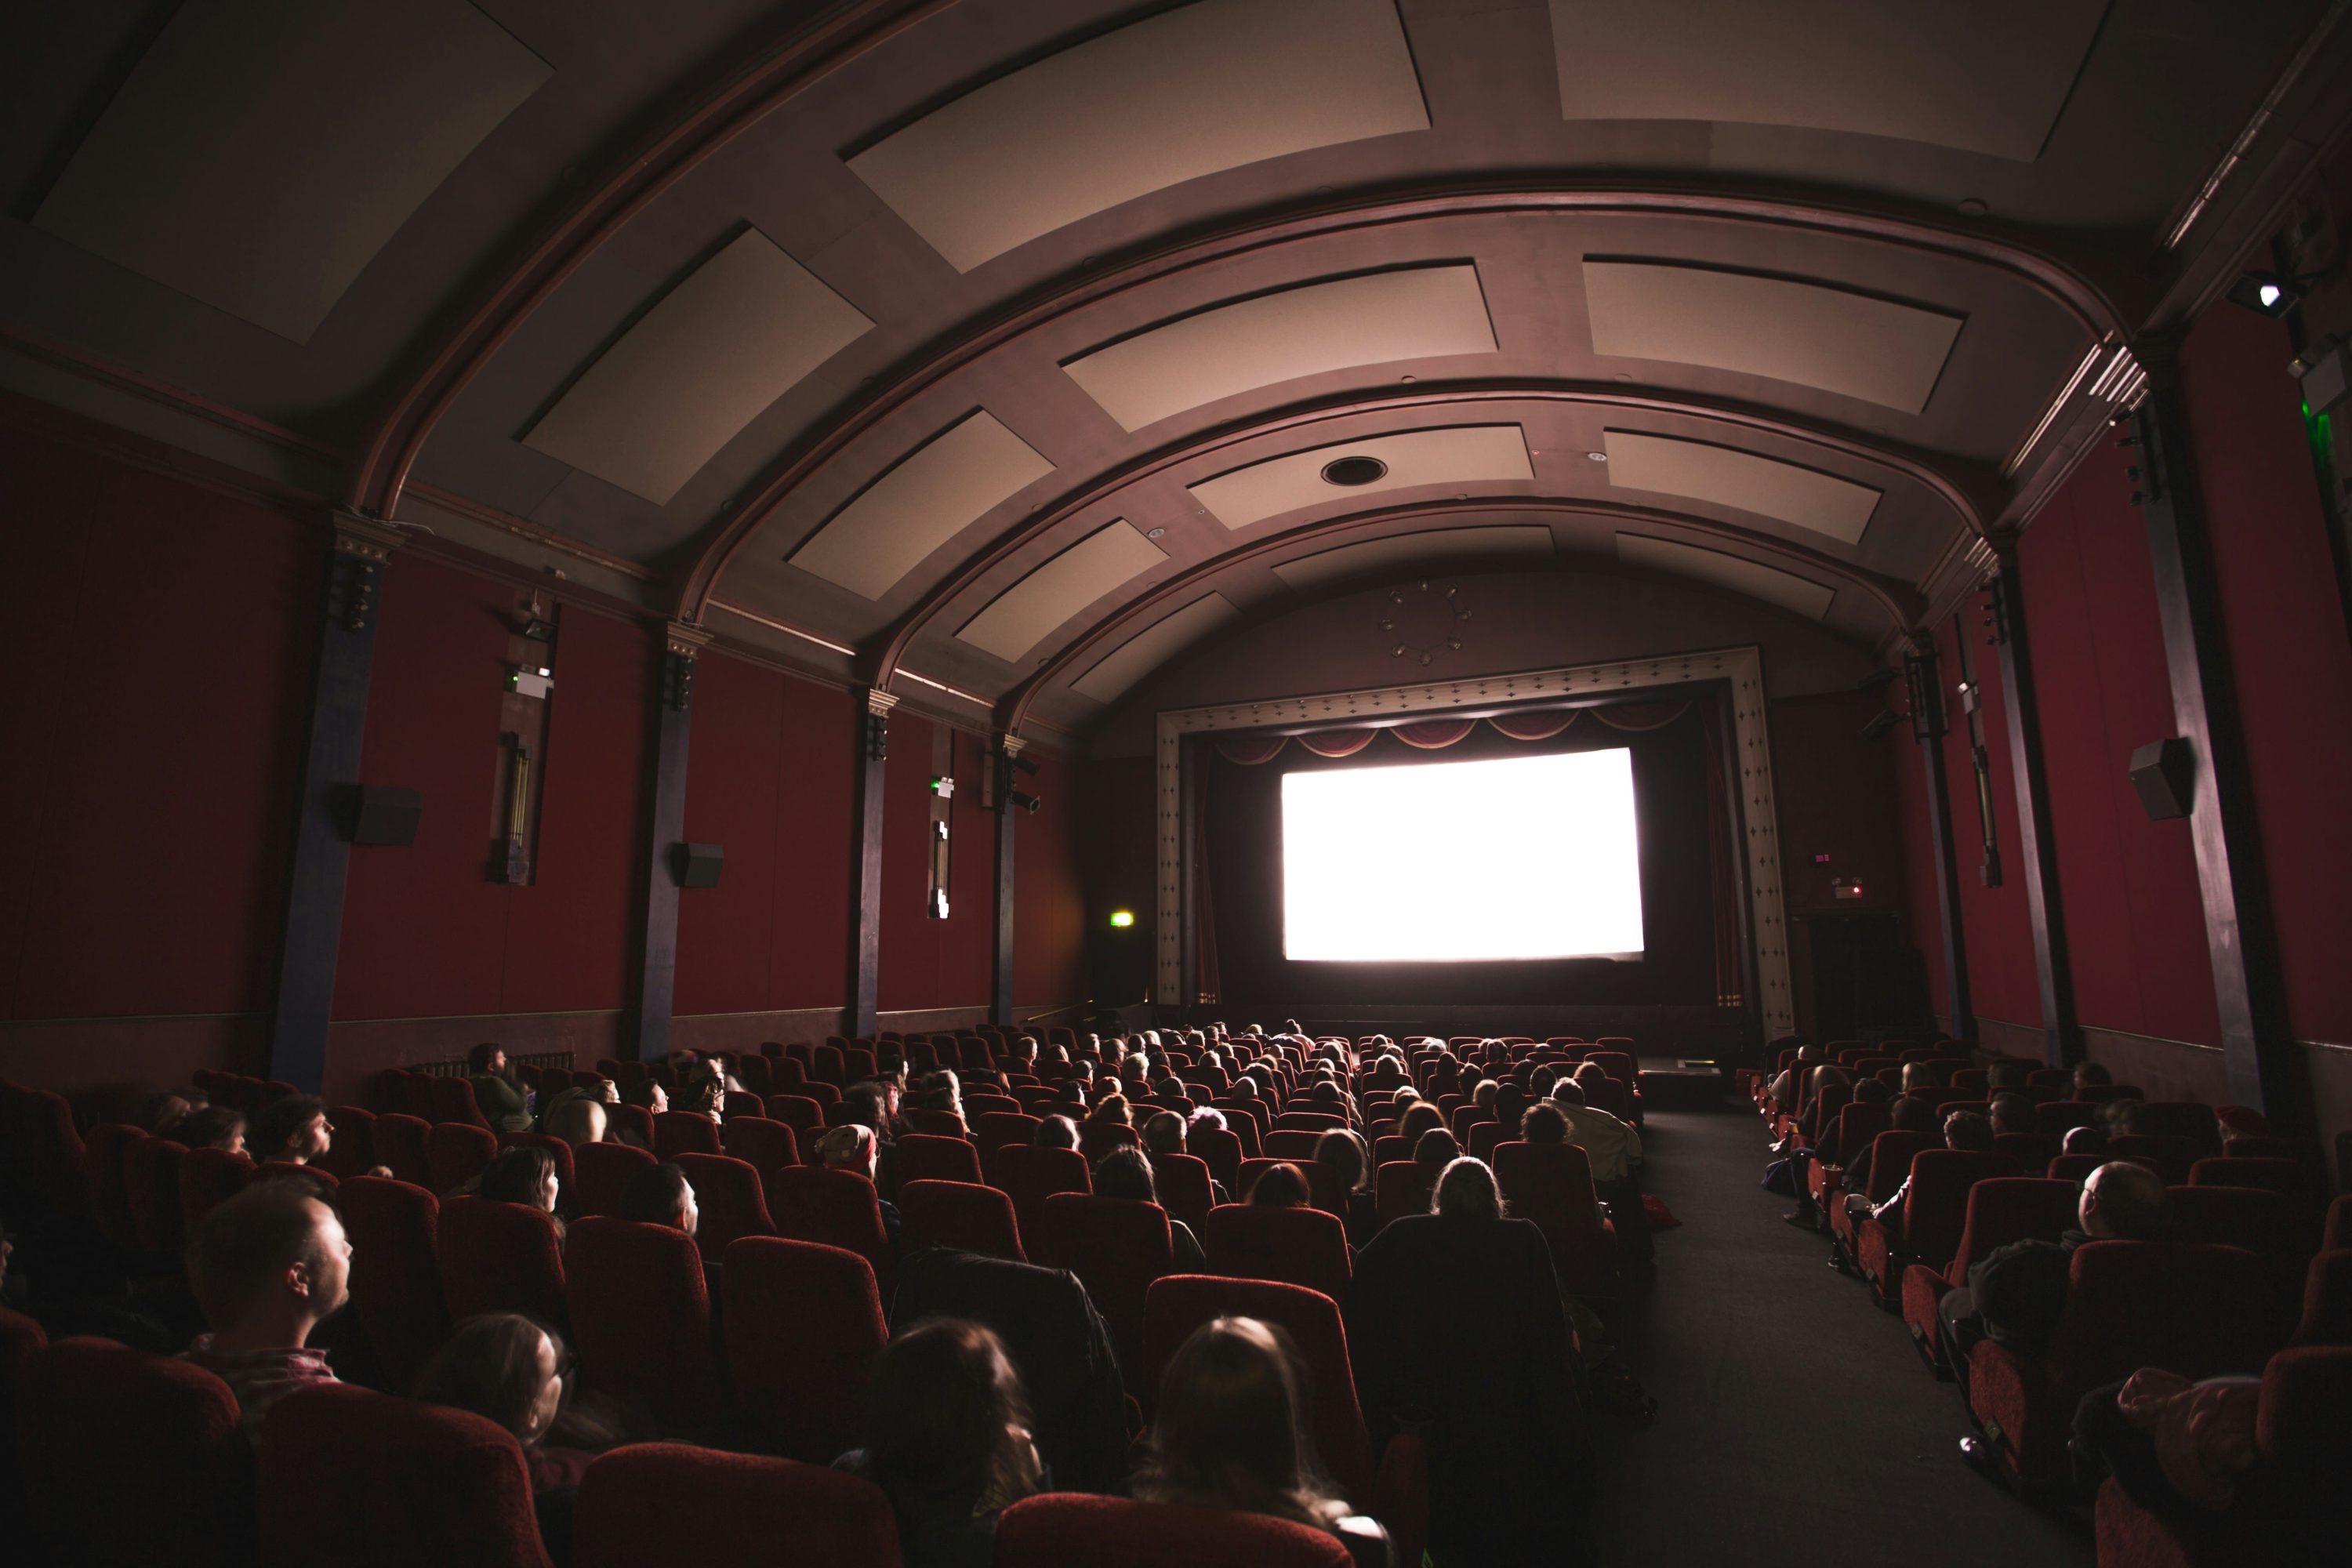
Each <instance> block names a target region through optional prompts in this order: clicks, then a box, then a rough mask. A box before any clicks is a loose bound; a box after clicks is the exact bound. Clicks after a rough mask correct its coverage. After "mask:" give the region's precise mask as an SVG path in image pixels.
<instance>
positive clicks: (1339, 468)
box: [1323, 458, 1389, 486]
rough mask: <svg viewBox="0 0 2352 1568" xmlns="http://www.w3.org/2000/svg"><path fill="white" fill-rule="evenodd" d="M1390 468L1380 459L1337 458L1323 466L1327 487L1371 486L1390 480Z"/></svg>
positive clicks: (1324, 480)
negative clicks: (1382, 480) (1383, 480)
mask: <svg viewBox="0 0 2352 1568" xmlns="http://www.w3.org/2000/svg"><path fill="white" fill-rule="evenodd" d="M1388 473H1389V466H1388V465H1387V464H1386V463H1383V462H1381V460H1380V459H1379V458H1333V459H1332V460H1331V461H1329V462H1328V463H1326V464H1324V465H1323V482H1324V483H1325V484H1327V485H1349V486H1354V485H1369V484H1374V483H1377V482H1378V481H1380V480H1381V479H1386V478H1388Z"/></svg>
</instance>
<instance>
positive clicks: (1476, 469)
mask: <svg viewBox="0 0 2352 1568" xmlns="http://www.w3.org/2000/svg"><path fill="white" fill-rule="evenodd" d="M1341 458H1372V459H1374V460H1375V461H1377V462H1380V463H1381V464H1384V465H1386V467H1387V468H1388V472H1387V473H1385V474H1383V475H1381V477H1380V478H1379V479H1373V480H1372V481H1370V483H1368V484H1353V485H1346V484H1337V483H1334V482H1333V481H1331V480H1329V479H1325V478H1324V477H1323V470H1324V468H1327V467H1328V466H1329V465H1330V464H1332V463H1334V462H1337V461H1339V459H1341ZM1535 477H1536V476H1535V468H1534V467H1533V465H1532V464H1531V463H1530V462H1529V461H1528V440H1527V434H1526V432H1524V431H1522V430H1521V429H1520V428H1519V427H1518V426H1516V425H1456V426H1449V427H1447V428H1445V429H1441V430H1410V431H1407V432H1405V433H1404V434H1402V435H1398V436H1376V437H1371V438H1370V439H1368V440H1362V441H1343V442H1340V443H1339V444H1338V445H1336V446H1330V447H1316V448H1315V449H1314V450H1313V451H1309V452H1292V453H1289V454H1287V455H1286V456H1284V457H1280V458H1267V459H1266V460H1265V462H1262V463H1253V464H1251V465H1250V466H1249V467H1248V468H1235V469H1234V470H1233V471H1232V472H1230V473H1224V474H1219V475H1218V476H1217V477H1216V478H1214V479H1203V480H1202V481H1201V482H1200V483H1199V484H1197V485H1193V486H1192V487H1191V489H1192V499H1193V500H1197V501H1199V502H1200V503H1201V504H1202V506H1203V507H1205V508H1207V509H1208V510H1209V512H1210V514H1211V515H1213V517H1215V518H1216V519H1217V521H1220V522H1222V523H1223V524H1224V525H1225V526H1226V527H1227V528H1247V527H1248V526H1249V525H1250V524H1252V523H1254V522H1263V521H1265V520H1266V519H1267V518H1269V517H1278V516H1280V515H1282V514H1283V513H1284V512H1288V511H1297V510H1302V509H1304V508H1307V507H1314V506H1324V505H1328V504H1330V503H1331V502H1334V501H1341V500H1347V499H1348V498H1349V496H1360V495H1377V494H1379V493H1381V491H1383V490H1401V489H1413V488H1415V487H1417V486H1422V485H1449V484H1496V483H1501V484H1509V483H1514V482H1521V483H1524V482H1526V481H1529V480H1532V479H1534V478H1535Z"/></svg>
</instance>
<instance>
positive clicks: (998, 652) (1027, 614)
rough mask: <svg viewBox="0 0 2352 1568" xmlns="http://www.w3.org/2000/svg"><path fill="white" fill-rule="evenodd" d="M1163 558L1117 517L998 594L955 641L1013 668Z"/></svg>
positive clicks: (959, 633)
mask: <svg viewBox="0 0 2352 1568" xmlns="http://www.w3.org/2000/svg"><path fill="white" fill-rule="evenodd" d="M1167 559H1168V554H1167V552H1165V551H1163V550H1161V549H1160V546H1158V545H1157V544H1154V543H1152V542H1151V541H1150V540H1149V539H1146V538H1144V537H1143V534H1142V532H1141V531H1139V530H1138V529H1137V528H1136V527H1135V525H1134V524H1132V523H1130V522H1129V521H1127V520H1126V519H1124V518H1121V519H1119V520H1118V521H1116V522H1113V523H1112V524H1111V525H1110V526H1109V527H1108V528H1105V529H1101V530H1099V531H1096V532H1094V533H1090V534H1088V535H1087V537H1086V538H1084V539H1082V540H1080V541H1078V542H1076V544H1073V545H1071V546H1070V547H1069V548H1068V549H1067V550H1065V551H1063V552H1061V553H1060V554H1059V555H1056V556H1055V557H1054V558H1053V559H1052V560H1051V561H1048V562H1046V563H1045V564H1044V565H1043V566H1040V567H1038V568H1037V570H1035V571H1034V572H1032V573H1030V574H1029V575H1027V576H1026V577H1024V578H1022V579H1021V581H1019V582H1018V583H1015V584H1013V586H1011V587H1010V588H1007V589H1006V590H1004V592H1003V593H1002V594H999V595H997V596H996V598H995V600H994V601H993V602H992V603H991V604H990V605H989V606H988V607H987V608H986V609H984V610H982V611H981V612H980V614H978V615H976V616H972V618H971V620H970V621H968V622H966V623H965V624H964V627H963V629H962V630H961V631H960V632H958V633H956V636H957V637H960V638H961V639H962V640H963V641H965V642H968V643H970V644H971V646H972V647H976V648H980V649H982V651H984V652H987V653H992V654H994V655H995V656H996V657H997V658H1001V659H1003V660H1005V661H1006V662H1007V663H1017V662H1019V661H1020V660H1022V659H1024V658H1027V657H1028V655H1029V650H1030V649H1031V648H1034V647H1036V646H1037V645H1038V644H1039V643H1041V642H1043V641H1045V638H1046V637H1049V636H1051V635H1052V633H1053V632H1054V630H1055V627H1057V626H1061V625H1062V624H1063V623H1064V622H1066V621H1067V620H1068V619H1069V618H1070V617H1071V616H1075V615H1076V614H1077V613H1078V612H1079V611H1080V610H1083V609H1085V608H1086V607H1087V605H1091V604H1093V603H1094V602H1095V601H1096V600H1097V599H1099V598H1101V597H1102V596H1103V595H1105V594H1108V593H1109V592H1110V591H1111V590H1112V589H1113V588H1116V587H1118V585H1119V584H1122V583H1127V582H1131V581H1133V580H1134V579H1135V578H1137V577H1140V576H1141V575H1143V574H1145V573H1146V572H1149V571H1150V570H1151V569H1152V568H1153V567H1154V566H1157V565H1159V564H1160V563H1162V562H1164V561H1166V560H1167Z"/></svg>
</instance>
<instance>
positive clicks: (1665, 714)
mask: <svg viewBox="0 0 2352 1568" xmlns="http://www.w3.org/2000/svg"><path fill="white" fill-rule="evenodd" d="M1689 711H1690V704H1689V703H1687V702H1612V703H1611V704H1610V705H1609V706H1608V707H1606V708H1595V709H1593V710H1592V716H1593V717H1594V718H1595V719H1598V720H1600V721H1601V722H1602V723H1603V724H1606V725H1608V726H1609V727H1610V728H1611V729H1612V730H1663V729H1664V728H1665V727H1666V726H1667V725H1669V724H1671V723H1673V722H1674V721H1675V720H1677V719H1679V718H1681V717H1682V716H1683V715H1684V714H1685V713H1687V712H1689Z"/></svg>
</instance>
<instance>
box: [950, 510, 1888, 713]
mask: <svg viewBox="0 0 2352 1568" xmlns="http://www.w3.org/2000/svg"><path fill="white" fill-rule="evenodd" d="M1530 514H1543V515H1547V516H1552V517H1595V518H1603V519H1608V520H1612V521H1620V522H1630V523H1635V524H1638V525H1640V526H1642V527H1644V528H1657V529H1668V530H1672V531H1676V532H1681V533H1697V534H1702V535H1705V536H1706V537H1709V538H1713V539H1717V540H1720V541H1722V542H1726V543H1728V544H1733V545H1736V546H1738V547H1739V548H1741V549H1743V550H1749V551H1756V552H1761V553H1764V554H1767V555H1777V556H1779V557H1780V559H1781V560H1782V561H1784V562H1787V563H1789V564H1790V565H1791V566H1795V567H1800V568H1802V569H1803V570H1804V571H1805V572H1808V573H1814V574H1826V575H1829V576H1833V577H1835V578H1837V579H1838V580H1839V581H1840V582H1841V583H1842V584H1846V585H1848V586H1851V587H1854V588H1857V589H1859V590H1861V591H1862V592H1863V593H1864V594H1866V595H1869V596H1870V598H1871V599H1872V600H1873V601H1874V603H1876V604H1877V605H1878V606H1879V608H1880V609H1881V610H1883V611H1885V614H1886V618H1887V621H1888V623H1889V628H1890V631H1891V632H1892V633H1893V635H1894V636H1895V637H1904V636H1907V635H1908V634H1909V633H1910V632H1911V631H1912V630H1913V628H1914V627H1915V626H1916V625H1917V624H1918V622H1919V620H1920V618H1921V616H1923V615H1924V614H1925V611H1926V607H1927V602H1926V600H1925V599H1924V598H1922V597H1921V596H1920V595H1919V594H1918V592H1917V591H1916V589H1914V588H1912V587H1911V586H1910V585H1909V584H1904V583H1898V582H1895V581H1894V580H1893V579H1891V578H1887V577H1884V576H1882V575H1880V574H1877V573H1874V572H1870V571H1866V570H1864V568H1862V567H1859V566H1856V565H1853V564H1852V563H1848V562H1843V561H1840V560H1838V559H1837V558H1836V557H1834V556H1832V555H1827V554H1824V553H1822V552H1820V551H1817V550H1813V549H1811V548H1809V547H1807V546H1805V545H1802V544H1798V543H1795V542H1791V541H1789V540H1784V539H1779V538H1775V537H1773V536H1771V535H1769V534H1763V533H1758V532H1755V531H1752V530H1748V529H1744V528H1741V527H1739V526H1738V525H1737V524H1734V523H1727V522H1719V521H1716V520H1714V519H1712V518H1700V517H1692V516H1689V515H1686V514H1685V513H1682V512H1675V511H1664V510H1657V509H1654V508H1650V507H1637V506H1623V505H1617V504H1614V503H1612V502H1609V501H1602V500H1579V499H1576V498H1573V497H1553V496H1533V497H1509V496H1496V497H1494V498H1492V499H1489V500H1482V501H1458V500H1432V501H1413V502H1408V503H1406V504H1404V505H1402V506H1393V507H1381V508H1377V509H1374V510H1368V511H1361V512H1355V513H1351V514H1349V516H1347V517H1342V518H1333V519H1329V520H1327V521H1322V522H1315V523H1308V524H1307V525H1305V526H1303V527H1299V528H1294V529H1290V530H1288V531H1286V532H1283V533H1278V534H1273V535H1269V536H1268V537H1266V538H1265V539H1259V540H1253V541H1252V542H1249V543H1247V544H1244V545H1242V546H1240V547H1238V548H1236V549H1234V550H1229V551H1226V552H1224V553H1223V554H1221V555H1216V556H1213V557H1211V558H1210V559H1208V560H1206V561H1202V562H1200V563H1196V564H1194V565H1193V566H1192V567H1191V568H1189V569H1188V570H1186V571H1184V572H1181V573H1180V574H1177V575H1176V576H1174V577H1171V578H1170V579H1169V580H1168V581H1167V582H1165V583H1162V584H1160V585H1159V586H1158V587H1156V588H1154V589H1152V590H1151V591H1150V593H1148V594H1145V595H1141V596H1140V597H1139V598H1136V599H1133V600H1131V601H1129V603H1127V604H1124V605H1120V606H1119V607H1118V608H1117V609H1115V610H1113V611H1112V612H1111V613H1110V614H1108V615H1107V616H1103V617H1102V618H1101V619H1099V620H1097V621H1096V622H1095V623H1094V624H1093V625H1091V626H1088V627H1087V629H1086V630H1085V631H1084V632H1082V633H1081V634H1080V635H1079V636H1077V637H1074V638H1072V639H1071V640H1070V642H1069V643H1068V644H1066V646H1065V647H1063V648H1062V649H1061V651H1060V652H1058V653H1056V654H1055V655H1053V656H1052V657H1051V658H1048V659H1047V660H1046V661H1045V664H1044V665H1043V666H1041V667H1040V668H1037V669H1035V670H1034V671H1033V672H1031V673H1030V674H1029V675H1027V676H1024V678H1023V679H1021V681H1020V682H1019V683H1018V684H1017V685H1015V686H1013V688H1012V689H1011V690H1010V691H1008V692H1007V693H1006V694H1005V695H1004V696H1003V697H1002V698H1000V699H999V700H998V703H997V714H998V718H999V720H1000V723H999V727H1000V728H1001V729H1003V731H1005V732H1006V733H1008V734H1018V733H1019V732H1020V730H1021V726H1022V724H1023V722H1024V721H1025V720H1026V719H1027V718H1028V714H1029V707H1030V704H1031V703H1033V702H1034V700H1036V698H1037V696H1038V694H1039V693H1040V692H1042V691H1044V690H1045V688H1046V687H1048V686H1049V685H1051V684H1052V683H1053V682H1054V680H1055V679H1056V678H1058V677H1059V676H1060V675H1061V674H1062V673H1063V672H1064V671H1065V670H1067V669H1068V668H1071V667H1072V666H1073V665H1075V664H1076V663H1077V662H1078V661H1079V660H1080V659H1081V658H1084V657H1085V656H1086V655H1087V653H1089V652H1092V651H1100V652H1105V653H1108V652H1109V651H1110V647H1111V642H1110V639H1111V638H1112V637H1114V636H1115V635H1116V634H1118V632H1120V631H1121V630H1123V629H1125V628H1128V627H1129V626H1134V625H1135V623H1136V622H1138V621H1139V620H1141V619H1142V618H1143V617H1144V616H1147V615H1148V614H1150V612H1151V611H1153V610H1155V609H1159V608H1162V607H1165V606H1167V605H1171V604H1172V603H1174V602H1176V601H1179V600H1182V599H1184V598H1187V597H1188V596H1190V595H1193V594H1196V593H1198V592H1200V591H1201V590H1202V588H1203V587H1204V586H1205V585H1206V584H1207V583H1208V582H1209V581H1210V580H1211V579H1213V578H1214V577H1216V576H1217V575H1219V574H1222V573H1223V572H1225V571H1227V570H1229V569H1231V568H1233V567H1234V566H1237V565H1240V564H1242V563H1244V562H1247V561H1252V560H1255V559H1258V558H1260V557H1263V556H1266V555H1271V554H1275V553H1277V552H1281V551H1283V550H1286V549H1291V548H1295V547H1296V546H1297V545H1299V544H1302V543H1307V542H1313V543H1316V544H1323V545H1328V544H1332V543H1334V542H1337V541H1338V540H1339V537H1340V536H1343V535H1346V534H1351V533H1361V532H1368V531H1370V530H1372V529H1374V528H1378V527H1380V526H1381V525H1383V524H1386V523H1391V522H1400V521H1412V520H1415V519H1419V518H1486V517H1497V518H1499V517H1503V516H1519V517H1524V516H1528V515H1530ZM1418 575H1423V576H1426V575H1429V573H1428V572H1427V571H1423V572H1420V573H1418ZM1758 602H1759V603H1762V601H1760V600H1759V601H1758Z"/></svg>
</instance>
